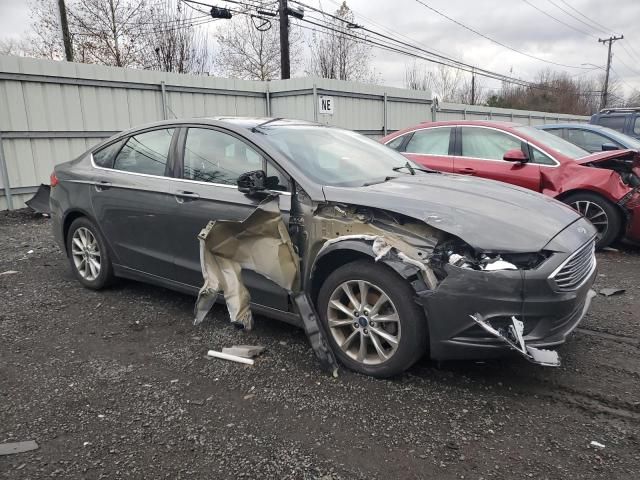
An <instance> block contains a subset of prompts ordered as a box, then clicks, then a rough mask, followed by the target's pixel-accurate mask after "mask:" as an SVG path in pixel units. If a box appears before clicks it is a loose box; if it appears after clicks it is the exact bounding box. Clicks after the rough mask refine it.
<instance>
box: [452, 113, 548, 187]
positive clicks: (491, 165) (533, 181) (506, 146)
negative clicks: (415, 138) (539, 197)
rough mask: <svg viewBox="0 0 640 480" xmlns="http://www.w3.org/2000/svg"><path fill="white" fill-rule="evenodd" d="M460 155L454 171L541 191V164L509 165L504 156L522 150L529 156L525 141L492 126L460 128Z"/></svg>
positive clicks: (456, 157) (510, 163)
mask: <svg viewBox="0 0 640 480" xmlns="http://www.w3.org/2000/svg"><path fill="white" fill-rule="evenodd" d="M458 131H459V141H457V142H456V149H457V150H458V152H456V153H458V154H457V155H456V156H455V158H454V160H453V167H454V168H453V171H454V172H455V173H459V174H461V175H475V176H478V177H484V178H490V179H493V180H499V181H501V182H505V183H510V184H513V185H519V186H521V187H525V188H529V189H531V190H536V191H539V190H540V167H539V165H538V164H537V163H534V162H527V163H518V162H507V161H505V160H503V157H504V154H505V153H506V152H507V151H509V150H514V149H520V150H522V151H523V152H525V154H526V155H527V157H528V156H529V149H528V145H527V142H525V141H523V140H522V139H520V138H518V137H516V136H515V135H512V134H511V133H507V132H505V131H502V130H498V129H495V128H490V127H476V126H473V127H472V126H464V127H459V129H458Z"/></svg>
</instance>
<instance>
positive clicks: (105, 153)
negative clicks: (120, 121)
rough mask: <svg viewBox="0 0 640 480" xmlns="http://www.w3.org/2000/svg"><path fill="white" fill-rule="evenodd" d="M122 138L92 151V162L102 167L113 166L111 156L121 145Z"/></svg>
mask: <svg viewBox="0 0 640 480" xmlns="http://www.w3.org/2000/svg"><path fill="white" fill-rule="evenodd" d="M123 142H124V140H120V141H118V142H115V143H112V144H111V145H107V146H106V147H104V148H102V149H100V150H98V151H97V152H94V153H93V163H95V164H96V165H97V166H98V167H102V168H113V157H115V155H116V153H118V151H119V150H120V147H122V143H123Z"/></svg>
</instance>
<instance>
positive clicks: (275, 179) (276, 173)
mask: <svg viewBox="0 0 640 480" xmlns="http://www.w3.org/2000/svg"><path fill="white" fill-rule="evenodd" d="M267 182H268V184H269V189H270V190H278V191H280V192H288V191H290V190H291V188H289V179H288V178H287V177H286V176H284V175H283V174H282V173H280V170H279V169H278V168H277V167H275V166H274V165H272V164H271V162H269V161H267Z"/></svg>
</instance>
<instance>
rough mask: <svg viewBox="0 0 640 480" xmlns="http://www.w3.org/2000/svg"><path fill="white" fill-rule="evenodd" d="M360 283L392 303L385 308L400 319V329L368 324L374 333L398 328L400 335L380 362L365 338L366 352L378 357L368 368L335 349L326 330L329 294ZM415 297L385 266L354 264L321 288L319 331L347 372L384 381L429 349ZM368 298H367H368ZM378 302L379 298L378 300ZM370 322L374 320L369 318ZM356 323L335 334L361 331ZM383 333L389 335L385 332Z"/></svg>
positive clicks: (335, 274)
mask: <svg viewBox="0 0 640 480" xmlns="http://www.w3.org/2000/svg"><path fill="white" fill-rule="evenodd" d="M359 280H363V281H365V282H368V283H369V284H371V285H372V286H373V287H375V288H377V289H379V290H381V291H382V292H384V293H385V294H386V295H387V296H388V297H389V299H390V300H391V303H392V304H387V308H395V310H396V311H397V316H398V317H399V322H397V323H399V327H398V326H397V323H394V324H393V325H391V326H384V327H383V326H382V325H389V324H386V323H379V324H376V325H372V324H369V330H373V329H374V327H375V328H377V330H376V331H379V330H382V329H388V328H394V329H395V328H397V329H398V330H397V331H396V332H398V333H400V335H399V341H398V342H397V348H396V350H395V351H394V353H393V354H392V355H390V356H389V358H388V359H386V360H381V359H382V358H383V357H382V356H379V355H378V352H377V351H376V349H375V348H374V347H375V345H374V344H373V340H372V339H370V338H368V337H367V345H368V347H367V350H368V351H369V352H371V355H372V356H373V357H375V356H378V357H379V358H378V360H375V359H374V361H380V363H377V364H368V363H365V362H361V361H358V359H357V358H352V356H350V355H349V354H347V353H345V352H344V351H343V350H342V349H341V348H340V346H339V345H338V343H337V340H336V338H335V337H334V333H332V331H331V328H330V327H329V320H328V315H329V301H330V300H331V296H332V294H334V292H340V291H341V290H338V289H339V288H340V287H341V285H343V284H344V283H345V282H351V281H355V282H357V281H359ZM377 293H378V292H376V291H375V290H372V293H370V294H369V295H373V298H374V299H375V298H376V297H375V295H376V294H377ZM357 295H358V294H356V296H357ZM361 296H362V295H360V296H359V297H358V299H359V298H360V297H361ZM414 297H415V292H414V291H413V289H412V288H411V286H410V285H409V284H408V283H407V281H406V280H405V279H403V278H402V277H401V276H400V275H398V274H397V273H396V272H395V271H393V270H392V269H391V268H389V267H387V266H386V265H383V264H379V263H375V262H373V261H372V260H357V261H354V262H351V263H348V264H346V265H343V266H341V267H340V268H338V269H336V270H335V271H333V272H332V273H331V274H330V275H329V276H328V277H327V278H326V280H325V281H324V283H323V284H322V287H321V288H320V291H319V293H318V304H317V306H318V314H319V316H320V320H321V324H322V328H323V329H324V332H325V334H326V336H327V340H328V341H329V344H330V345H331V348H332V349H333V351H334V353H335V354H336V356H337V358H338V359H339V360H340V362H341V363H342V364H343V365H344V366H346V367H347V368H349V369H351V370H354V371H356V372H359V373H363V374H366V375H371V376H373V377H379V378H385V377H390V376H393V375H398V374H400V373H402V372H403V371H405V370H406V369H407V368H409V367H410V366H411V365H413V364H414V363H415V362H416V361H418V360H419V359H420V358H421V357H422V356H423V355H424V354H425V353H426V351H427V348H428V347H427V345H428V343H427V338H428V329H427V320H426V318H425V315H424V312H423V310H422V309H421V308H420V307H419V306H418V305H417V304H416V302H415V301H414ZM345 298H346V297H345ZM368 298H370V297H369V296H368ZM377 298H380V296H378V297H377ZM334 299H335V297H334ZM371 301H372V302H373V301H374V300H373V299H371ZM365 303H368V302H365ZM369 305H370V304H369ZM365 309H366V307H363V311H364V310H365ZM341 312H342V311H338V313H337V315H344V320H345V321H346V320H347V319H350V318H351V316H346V314H344V313H341ZM370 313H371V312H369V313H367V315H369V314H370ZM331 315H333V316H335V315H336V313H332V314H331ZM365 318H366V317H365ZM370 318H371V319H373V318H374V316H371V317H370ZM354 320H355V317H354ZM355 323H357V322H355V321H354V323H353V324H350V325H344V326H341V327H339V329H338V331H337V333H336V334H337V335H342V332H345V333H344V335H345V337H346V336H350V334H351V332H353V331H355V330H357V329H359V328H361V327H360V326H359V327H356V326H355ZM334 331H335V330H334ZM364 332H365V329H364V328H363V329H362V333H364ZM362 333H360V332H358V334H357V335H359V336H356V338H355V340H354V342H355V341H358V345H359V344H360V343H359V342H360V341H361V339H362V338H363V337H362ZM384 333H389V332H388V331H386V330H385V332H384ZM369 335H371V336H372V337H373V336H375V337H376V339H377V343H378V345H381V342H380V338H382V339H383V340H382V345H385V346H387V347H389V348H392V345H391V344H390V343H386V340H384V337H379V336H377V335H373V333H372V332H371V331H369ZM396 335H397V334H396ZM395 338H397V337H395Z"/></svg>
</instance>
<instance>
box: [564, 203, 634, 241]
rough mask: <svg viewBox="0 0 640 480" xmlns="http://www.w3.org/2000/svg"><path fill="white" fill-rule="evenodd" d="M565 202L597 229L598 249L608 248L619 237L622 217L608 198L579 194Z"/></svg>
mask: <svg viewBox="0 0 640 480" xmlns="http://www.w3.org/2000/svg"><path fill="white" fill-rule="evenodd" d="M563 201H564V203H566V204H567V205H570V206H571V207H573V208H574V209H575V210H577V211H578V212H579V213H581V214H582V215H584V217H585V218H586V219H587V220H589V221H590V222H591V223H592V224H593V226H594V227H595V228H596V230H597V231H598V239H597V241H596V248H604V247H607V246H609V245H610V244H611V243H612V242H613V241H614V240H615V239H616V238H617V237H618V235H619V233H620V228H621V226H622V215H621V214H620V212H619V211H618V209H617V208H616V206H615V205H614V204H613V203H611V202H610V201H609V200H607V199H606V198H604V197H601V196H600V195H598V194H596V193H590V192H578V193H573V194H571V195H568V196H567V197H565V198H564V200H563Z"/></svg>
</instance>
